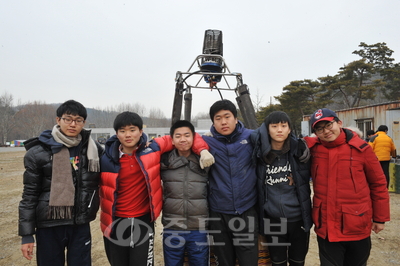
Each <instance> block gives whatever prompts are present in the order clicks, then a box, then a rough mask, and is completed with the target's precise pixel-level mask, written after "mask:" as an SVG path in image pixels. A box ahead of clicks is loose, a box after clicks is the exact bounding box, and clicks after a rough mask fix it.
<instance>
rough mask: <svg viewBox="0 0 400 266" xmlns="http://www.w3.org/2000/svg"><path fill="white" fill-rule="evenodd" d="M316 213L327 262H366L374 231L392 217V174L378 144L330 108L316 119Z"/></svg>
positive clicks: (325, 265) (317, 113)
mask: <svg viewBox="0 0 400 266" xmlns="http://www.w3.org/2000/svg"><path fill="white" fill-rule="evenodd" d="M310 122H311V126H312V129H313V132H314V133H315V134H316V136H315V137H305V140H306V141H307V144H308V147H309V148H310V151H311V156H312V164H311V176H312V180H313V188H314V198H313V208H312V218H313V222H314V224H315V227H314V230H315V232H316V234H317V240H318V246H319V257H320V261H321V265H322V266H329V265H355V266H356V265H366V263H367V260H368V257H369V254H370V250H371V238H370V234H371V230H372V231H374V232H375V233H379V232H380V231H381V230H383V229H384V227H385V222H386V221H389V219H390V217H389V216H390V215H389V194H388V191H387V189H386V178H385V175H384V174H383V171H382V168H381V167H380V164H379V161H378V160H377V158H376V155H375V154H374V152H373V150H372V148H371V146H370V145H368V143H366V142H365V141H364V140H362V139H360V138H359V137H358V135H357V134H356V133H354V132H353V131H351V130H349V129H346V128H343V127H342V121H340V120H339V118H338V117H337V115H336V113H335V112H333V111H332V110H329V109H327V108H322V109H319V110H317V111H315V112H314V114H313V115H312V116H311V119H310Z"/></svg>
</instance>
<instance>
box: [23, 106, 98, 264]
mask: <svg viewBox="0 0 400 266" xmlns="http://www.w3.org/2000/svg"><path fill="white" fill-rule="evenodd" d="M86 116H87V113H86V108H85V107H84V106H83V105H82V104H81V103H79V102H76V101H74V100H69V101H66V102H64V103H63V104H62V105H60V107H59V108H58V109H57V117H56V122H57V124H56V125H55V126H54V127H53V129H52V130H46V131H44V132H43V133H42V134H41V135H40V136H39V137H36V138H33V139H30V140H28V141H26V142H25V143H24V144H25V148H26V150H27V152H26V154H25V157H24V166H25V172H24V190H23V194H22V200H21V202H20V204H19V235H20V236H22V246H21V251H22V254H23V256H24V257H25V258H26V259H28V260H31V259H32V257H33V249H34V238H33V235H36V242H37V243H36V247H37V250H36V259H37V265H40V266H42V265H49V266H50V265H51V266H64V264H65V250H67V253H66V254H67V264H68V265H69V266H71V265H77V266H78V265H85V266H90V265H91V254H90V253H91V234H90V227H89V222H90V221H92V220H94V219H95V218H96V213H97V210H98V208H99V193H98V190H99V181H100V164H99V158H100V157H101V155H102V153H103V148H102V147H101V146H100V145H99V144H98V143H96V142H95V141H94V140H93V139H92V138H91V137H90V131H88V130H85V129H84V128H83V127H84V125H85V121H86Z"/></svg>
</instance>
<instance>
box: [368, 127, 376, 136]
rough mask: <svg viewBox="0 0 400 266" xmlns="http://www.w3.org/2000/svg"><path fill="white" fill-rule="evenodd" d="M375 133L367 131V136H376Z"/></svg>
mask: <svg viewBox="0 0 400 266" xmlns="http://www.w3.org/2000/svg"><path fill="white" fill-rule="evenodd" d="M374 134H375V131H373V130H372V129H369V130H367V136H369V135H374Z"/></svg>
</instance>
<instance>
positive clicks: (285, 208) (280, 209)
mask: <svg viewBox="0 0 400 266" xmlns="http://www.w3.org/2000/svg"><path fill="white" fill-rule="evenodd" d="M251 140H252V143H253V144H254V155H255V156H256V160H257V177H258V186H257V187H258V189H259V204H258V205H259V208H260V210H259V216H260V219H259V220H260V221H259V224H260V228H261V229H260V233H261V234H263V235H266V237H267V243H268V249H269V252H270V256H271V262H272V266H286V265H288V263H289V265H291V266H295V265H299V266H300V265H304V263H305V258H306V255H307V252H308V245H309V239H310V228H311V226H312V220H311V198H310V194H311V190H310V182H309V180H310V163H309V161H308V159H309V156H308V157H307V156H305V157H303V156H302V155H303V154H304V150H308V148H307V146H306V144H305V142H304V141H303V140H302V139H297V138H296V137H295V136H294V134H293V132H292V124H291V121H290V118H289V116H288V115H287V114H286V113H285V112H281V111H275V112H272V113H270V114H269V115H268V116H267V117H266V118H265V120H264V123H263V124H262V125H261V126H260V127H259V128H258V129H256V130H255V131H254V132H253V133H252V134H251ZM306 154H309V153H308V151H307V153H306ZM265 220H267V221H268V223H266V224H269V225H270V226H269V227H267V226H266V228H264V224H265ZM272 224H273V225H277V226H276V227H277V228H274V227H273V226H272V227H271V225H272Z"/></svg>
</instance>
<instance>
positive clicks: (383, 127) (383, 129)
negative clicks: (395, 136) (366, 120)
mask: <svg viewBox="0 0 400 266" xmlns="http://www.w3.org/2000/svg"><path fill="white" fill-rule="evenodd" d="M388 130H389V128H388V127H387V126H385V125H380V126H379V127H378V131H388Z"/></svg>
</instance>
